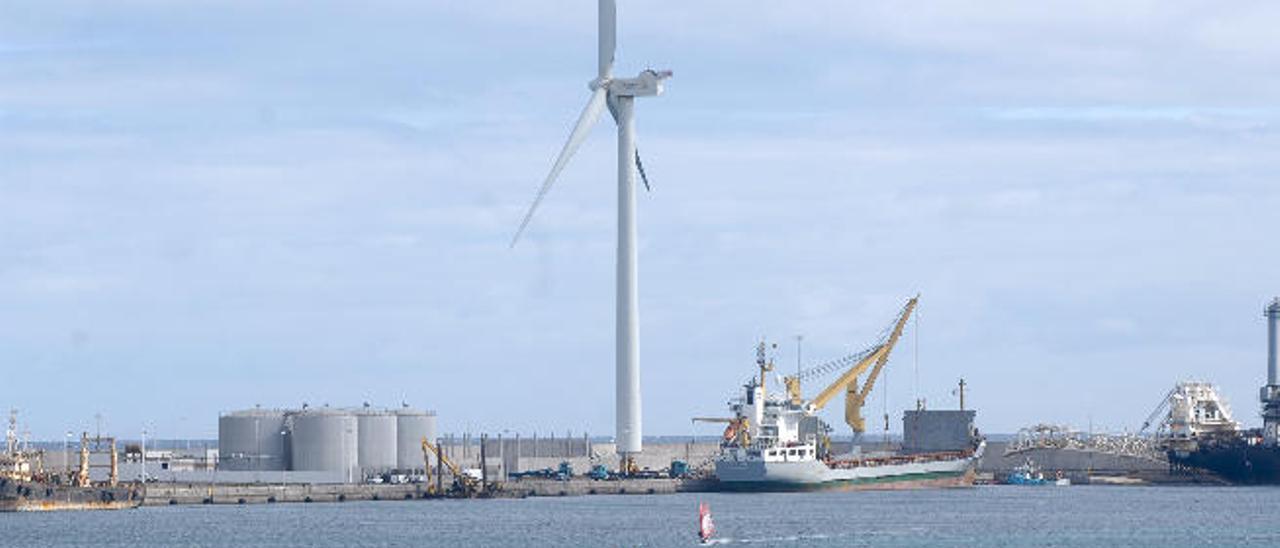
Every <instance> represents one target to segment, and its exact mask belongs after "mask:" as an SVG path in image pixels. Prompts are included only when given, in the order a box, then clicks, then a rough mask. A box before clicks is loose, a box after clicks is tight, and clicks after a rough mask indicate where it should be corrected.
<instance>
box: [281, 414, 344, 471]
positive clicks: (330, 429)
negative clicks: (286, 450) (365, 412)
mask: <svg viewBox="0 0 1280 548" xmlns="http://www.w3.org/2000/svg"><path fill="white" fill-rule="evenodd" d="M292 421H293V436H292V440H291V442H292V443H291V446H292V451H291V455H292V457H293V470H302V471H312V470H317V471H328V472H338V473H340V474H341V475H342V477H343V479H344V480H345V481H347V482H355V481H358V480H359V479H361V478H360V474H359V470H360V469H359V466H358V463H359V456H358V451H357V447H358V441H359V438H358V436H359V434H358V428H359V424H358V422H357V420H356V416H355V415H354V414H353V413H351V412H350V411H343V410H336V409H312V410H306V411H302V412H300V413H298V414H296V415H293V417H292Z"/></svg>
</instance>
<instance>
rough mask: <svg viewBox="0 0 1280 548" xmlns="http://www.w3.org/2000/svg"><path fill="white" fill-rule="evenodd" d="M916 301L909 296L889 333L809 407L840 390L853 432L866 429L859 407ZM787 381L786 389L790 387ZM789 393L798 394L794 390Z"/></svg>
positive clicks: (819, 404) (817, 405)
mask: <svg viewBox="0 0 1280 548" xmlns="http://www.w3.org/2000/svg"><path fill="white" fill-rule="evenodd" d="M919 300H920V297H919V296H916V297H912V298H911V300H909V301H907V304H906V305H905V306H903V307H902V312H901V313H899V314H898V319H897V321H896V322H894V325H893V330H892V331H891V332H890V333H889V336H888V337H887V338H885V339H884V340H883V341H882V342H881V343H880V344H878V345H876V346H874V347H872V348H871V349H868V350H867V351H864V352H863V354H862V355H863V357H862V359H860V360H858V363H857V364H856V365H854V366H853V367H851V368H850V369H849V370H848V371H845V372H844V374H843V375H840V378H838V379H836V381H835V382H833V383H831V385H830V386H828V387H826V388H825V389H823V391H822V392H820V393H819V394H818V395H817V397H815V398H813V401H811V402H810V408H811V409H812V410H814V411H817V410H819V409H822V408H823V407H824V406H826V405H827V403H829V402H830V401H831V399H832V398H834V397H835V396H836V394H839V393H840V392H841V391H843V392H844V393H845V401H844V405H845V408H844V418H845V422H846V423H848V425H849V427H850V428H852V429H853V431H854V432H855V433H858V434H861V433H862V432H865V431H866V424H865V421H864V420H863V419H862V406H863V405H865V404H866V401H867V396H868V395H869V394H870V393H871V389H873V388H875V385H876V380H877V379H879V378H880V372H881V371H883V370H884V366H885V364H887V363H888V362H889V354H890V353H891V352H893V347H894V346H895V345H896V344H898V339H899V338H900V337H901V336H902V330H903V328H905V327H906V325H907V320H908V319H910V318H911V313H912V312H913V311H915V308H916V303H918V302H919ZM868 368H870V369H871V372H870V373H869V374H868V375H867V379H866V381H865V382H864V383H863V384H862V386H859V385H858V376H860V375H862V374H863V373H865V372H866V371H867V369H868ZM790 387H791V386H790V384H788V388H790ZM796 392H797V393H796V394H793V396H798V390H797V391H796Z"/></svg>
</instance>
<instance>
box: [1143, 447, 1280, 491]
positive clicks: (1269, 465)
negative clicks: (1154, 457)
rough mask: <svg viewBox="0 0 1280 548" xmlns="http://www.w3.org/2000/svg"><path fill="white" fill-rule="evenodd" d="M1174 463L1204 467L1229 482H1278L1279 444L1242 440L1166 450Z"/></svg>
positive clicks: (1279, 479)
mask: <svg viewBox="0 0 1280 548" xmlns="http://www.w3.org/2000/svg"><path fill="white" fill-rule="evenodd" d="M1168 456H1169V463H1170V464H1173V465H1174V466H1179V467H1188V468H1197V469H1201V470H1208V471H1210V472H1213V473H1214V474H1216V475H1218V476H1219V477H1221V478H1222V479H1224V480H1227V481H1229V482H1231V483H1238V484H1244V485H1280V447H1268V446H1262V445H1249V444H1247V443H1243V442H1237V443H1218V444H1209V445H1206V446H1203V447H1200V448H1198V449H1195V450H1192V451H1172V450H1171V451H1169V452H1168Z"/></svg>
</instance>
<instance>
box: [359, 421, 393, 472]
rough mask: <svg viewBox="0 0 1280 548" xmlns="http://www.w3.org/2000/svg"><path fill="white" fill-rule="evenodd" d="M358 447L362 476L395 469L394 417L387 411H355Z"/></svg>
mask: <svg viewBox="0 0 1280 548" xmlns="http://www.w3.org/2000/svg"><path fill="white" fill-rule="evenodd" d="M356 422H357V428H356V430H357V431H358V442H357V446H358V447H359V449H358V451H357V460H358V463H359V466H360V472H361V474H362V475H363V476H365V477H368V476H371V475H377V474H382V473H384V472H389V471H391V470H393V469H395V467H396V415H395V414H394V413H391V412H389V411H382V410H377V409H369V408H365V409H361V410H359V411H356Z"/></svg>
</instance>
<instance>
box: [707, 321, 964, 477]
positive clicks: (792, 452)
mask: <svg viewBox="0 0 1280 548" xmlns="http://www.w3.org/2000/svg"><path fill="white" fill-rule="evenodd" d="M916 303H917V299H915V298H912V299H911V300H910V301H908V302H907V304H906V305H905V306H904V307H903V309H902V311H901V313H900V314H899V315H898V317H897V318H896V320H895V322H894V324H893V325H892V326H891V328H890V329H889V330H887V331H886V333H885V334H883V335H882V336H881V338H880V341H879V342H878V343H877V344H876V345H874V346H872V347H871V348H868V349H866V350H864V351H862V352H859V353H857V354H853V355H850V356H846V357H844V358H841V359H839V360H835V361H834V362H829V363H827V364H824V365H821V366H818V367H816V368H813V369H810V370H808V372H806V371H801V372H799V373H797V374H796V375H793V376H790V377H787V378H785V379H783V384H784V385H785V386H786V392H785V393H781V394H772V393H770V391H769V390H768V373H769V372H771V371H773V369H774V367H773V363H772V361H770V360H769V359H767V357H766V354H767V348H768V347H767V345H766V344H765V343H763V342H762V343H760V345H759V346H758V347H757V350H756V366H757V368H758V370H759V377H753V378H752V379H751V380H750V381H748V382H747V383H745V384H744V385H743V387H742V395H741V396H740V397H738V398H735V399H734V400H732V401H730V402H729V409H730V411H731V412H732V414H733V417H732V418H726V419H706V418H702V419H695V420H701V421H708V422H723V423H727V426H726V428H725V431H724V437H723V440H722V442H721V453H720V455H719V456H718V457H717V458H716V460H715V471H716V477H717V479H719V481H720V483H721V486H722V487H723V488H725V489H729V490H806V489H826V488H836V489H869V488H882V489H883V488H904V487H928V486H959V485H968V484H971V483H972V482H973V471H974V465H975V463H976V461H977V459H978V458H980V457H981V454H982V450H983V448H984V444H983V443H982V442H981V441H980V440H978V439H977V438H976V436H970V437H969V438H968V439H966V440H965V442H964V443H963V444H962V446H959V447H954V448H952V450H946V451H931V452H916V453H909V454H878V455H870V454H868V455H864V454H862V453H861V451H857V450H855V452H853V453H851V454H848V455H835V454H833V452H832V448H831V442H830V434H831V427H830V426H828V425H827V424H826V423H824V422H823V421H822V420H821V418H819V417H818V415H817V413H818V412H819V411H820V410H821V409H822V408H823V407H824V406H825V405H826V404H827V403H828V402H829V401H831V400H832V399H833V398H834V397H835V395H837V394H839V393H841V392H844V393H845V422H846V423H847V424H848V425H849V427H850V428H851V430H852V431H853V433H854V436H855V439H857V438H859V437H860V435H861V434H862V433H863V432H864V431H865V421H864V420H863V418H862V415H861V409H862V406H863V404H864V402H865V401H866V398H867V395H868V394H869V392H870V391H871V389H872V387H874V385H875V380H876V378H877V377H878V376H879V374H880V371H881V370H882V369H883V368H884V366H885V364H886V363H887V361H888V359H889V354H890V352H891V351H892V350H893V347H894V345H895V344H896V343H897V340H898V338H899V337H900V336H901V335H902V330H903V328H904V327H905V325H906V322H907V320H908V318H910V316H911V313H912V312H913V311H914V309H915V306H916ZM841 369H844V371H843V373H842V374H841V375H840V377H839V378H838V379H837V380H836V381H835V382H833V383H832V384H830V385H829V386H827V387H826V388H825V389H824V390H822V391H821V392H819V393H818V395H817V396H815V397H814V398H813V399H809V400H806V399H804V398H803V397H802V395H801V393H800V381H801V379H803V378H812V377H813V376H815V375H816V374H806V373H812V372H835V371H837V370H841ZM864 373H866V374H867V376H866V378H865V379H864V380H863V381H862V382H861V383H860V382H859V377H860V376H861V375H863V374H864ZM917 413H927V412H926V411H924V410H923V409H920V410H917ZM956 416H958V417H967V418H968V420H969V421H970V425H969V427H968V428H966V431H967V432H972V426H971V422H972V417H973V415H972V413H962V414H959V415H956ZM919 419H920V415H918V414H917V415H913V416H912V417H911V419H910V420H913V421H917V422H918V421H919ZM886 420H887V417H886Z"/></svg>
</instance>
